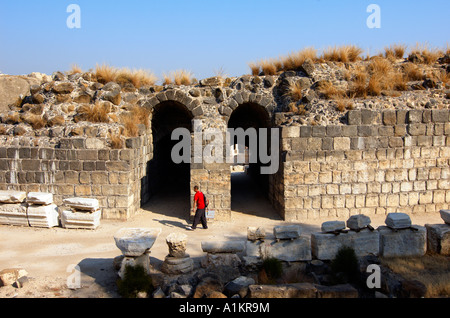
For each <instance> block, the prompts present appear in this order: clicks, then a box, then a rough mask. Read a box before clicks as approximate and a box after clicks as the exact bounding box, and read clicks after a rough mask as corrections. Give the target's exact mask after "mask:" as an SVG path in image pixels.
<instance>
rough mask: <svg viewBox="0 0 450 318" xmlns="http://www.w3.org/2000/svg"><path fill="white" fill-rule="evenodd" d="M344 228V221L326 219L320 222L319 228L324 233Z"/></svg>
mask: <svg viewBox="0 0 450 318" xmlns="http://www.w3.org/2000/svg"><path fill="white" fill-rule="evenodd" d="M344 229H345V222H344V221H328V222H324V223H322V227H321V230H322V232H324V233H329V232H335V231H340V230H344Z"/></svg>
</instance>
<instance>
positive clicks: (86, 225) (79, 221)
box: [61, 210, 102, 230]
mask: <svg viewBox="0 0 450 318" xmlns="http://www.w3.org/2000/svg"><path fill="white" fill-rule="evenodd" d="M101 217H102V212H101V210H97V211H95V212H92V213H85V212H73V211H70V210H66V211H63V212H62V213H61V223H62V226H63V227H64V228H66V229H86V230H95V229H97V228H98V227H99V226H100V219H101Z"/></svg>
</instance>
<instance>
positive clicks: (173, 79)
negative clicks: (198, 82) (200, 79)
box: [163, 70, 193, 86]
mask: <svg viewBox="0 0 450 318" xmlns="http://www.w3.org/2000/svg"><path fill="white" fill-rule="evenodd" d="M163 77H164V79H163V85H169V84H175V85H186V86H187V85H191V84H192V82H193V74H192V73H191V72H190V71H186V70H177V71H172V72H170V73H168V74H164V75H163Z"/></svg>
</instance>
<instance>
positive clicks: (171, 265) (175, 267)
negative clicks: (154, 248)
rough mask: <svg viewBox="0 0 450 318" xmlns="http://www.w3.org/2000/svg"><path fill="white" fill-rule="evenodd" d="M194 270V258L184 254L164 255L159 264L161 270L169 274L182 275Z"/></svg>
mask: <svg viewBox="0 0 450 318" xmlns="http://www.w3.org/2000/svg"><path fill="white" fill-rule="evenodd" d="M193 270H194V260H193V259H191V258H190V257H189V255H185V256H184V257H172V256H170V255H168V256H166V258H165V259H164V262H163V264H162V266H161V271H162V272H163V273H166V274H169V275H182V274H187V273H190V272H192V271H193Z"/></svg>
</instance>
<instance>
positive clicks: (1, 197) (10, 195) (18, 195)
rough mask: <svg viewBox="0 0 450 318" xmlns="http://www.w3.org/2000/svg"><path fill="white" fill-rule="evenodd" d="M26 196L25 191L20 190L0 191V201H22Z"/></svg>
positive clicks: (11, 202)
mask: <svg viewBox="0 0 450 318" xmlns="http://www.w3.org/2000/svg"><path fill="white" fill-rule="evenodd" d="M26 197H27V193H26V192H22V191H13V190H7V191H0V203H10V204H13V203H22V202H23V201H24V200H25V198H26Z"/></svg>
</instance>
